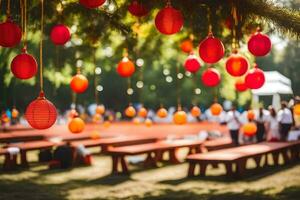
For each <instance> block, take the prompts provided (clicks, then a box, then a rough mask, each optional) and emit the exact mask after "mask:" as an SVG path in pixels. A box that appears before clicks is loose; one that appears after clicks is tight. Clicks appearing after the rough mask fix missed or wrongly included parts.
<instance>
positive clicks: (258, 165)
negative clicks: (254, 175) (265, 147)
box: [254, 155, 262, 168]
mask: <svg viewBox="0 0 300 200" xmlns="http://www.w3.org/2000/svg"><path fill="white" fill-rule="evenodd" d="M261 158H262V155H258V156H255V157H254V161H255V163H256V168H260V162H261Z"/></svg>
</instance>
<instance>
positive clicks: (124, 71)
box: [117, 57, 135, 78]
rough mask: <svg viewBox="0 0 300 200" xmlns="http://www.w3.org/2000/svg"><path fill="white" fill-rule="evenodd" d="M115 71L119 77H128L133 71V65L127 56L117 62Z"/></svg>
mask: <svg viewBox="0 0 300 200" xmlns="http://www.w3.org/2000/svg"><path fill="white" fill-rule="evenodd" d="M117 72H118V74H119V75H120V76H121V77H124V78H126V77H130V76H131V75H132V74H133V73H134V72H135V66H134V64H133V62H131V61H130V60H129V59H128V58H127V57H124V58H123V59H122V61H121V62H119V64H118V67H117Z"/></svg>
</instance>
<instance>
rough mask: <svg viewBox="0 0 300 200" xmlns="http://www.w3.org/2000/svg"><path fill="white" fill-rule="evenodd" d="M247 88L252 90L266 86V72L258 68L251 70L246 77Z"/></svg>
mask: <svg viewBox="0 0 300 200" xmlns="http://www.w3.org/2000/svg"><path fill="white" fill-rule="evenodd" d="M245 83H246V86H247V87H248V88H250V89H259V88H261V87H262V86H263V85H264V84H265V74H264V72H263V71H262V70H261V69H259V68H257V66H255V68H253V69H251V70H250V71H249V72H248V73H247V75H246V77H245Z"/></svg>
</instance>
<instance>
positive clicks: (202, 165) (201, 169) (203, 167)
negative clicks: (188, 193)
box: [200, 163, 207, 176]
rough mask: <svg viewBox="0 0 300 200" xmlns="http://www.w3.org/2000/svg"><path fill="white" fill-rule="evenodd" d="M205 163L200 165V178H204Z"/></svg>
mask: <svg viewBox="0 0 300 200" xmlns="http://www.w3.org/2000/svg"><path fill="white" fill-rule="evenodd" d="M206 168H207V163H200V176H205V174H206Z"/></svg>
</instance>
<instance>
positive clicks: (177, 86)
mask: <svg viewBox="0 0 300 200" xmlns="http://www.w3.org/2000/svg"><path fill="white" fill-rule="evenodd" d="M178 73H179V66H178V65H176V96H177V107H178V109H179V108H181V99H180V93H181V91H180V86H179V78H178Z"/></svg>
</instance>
